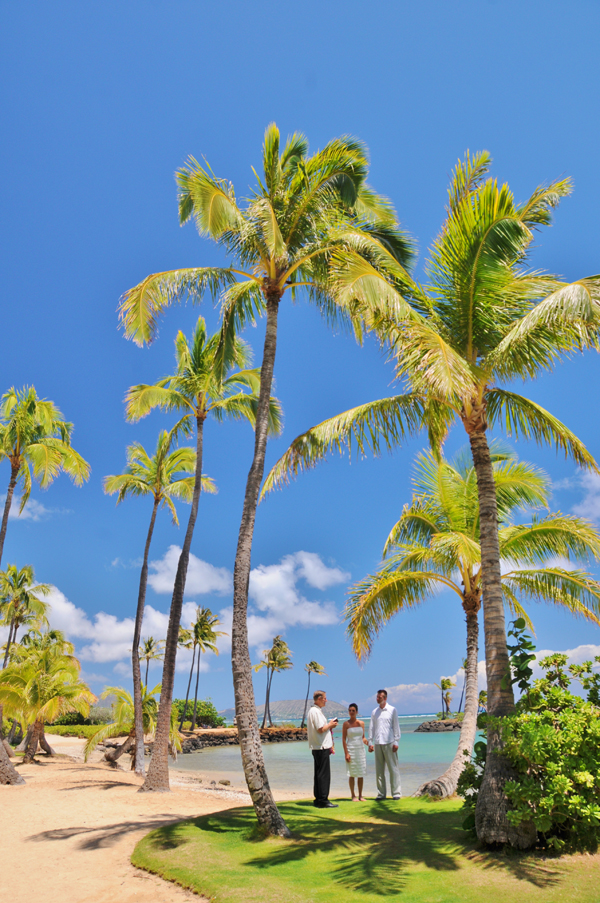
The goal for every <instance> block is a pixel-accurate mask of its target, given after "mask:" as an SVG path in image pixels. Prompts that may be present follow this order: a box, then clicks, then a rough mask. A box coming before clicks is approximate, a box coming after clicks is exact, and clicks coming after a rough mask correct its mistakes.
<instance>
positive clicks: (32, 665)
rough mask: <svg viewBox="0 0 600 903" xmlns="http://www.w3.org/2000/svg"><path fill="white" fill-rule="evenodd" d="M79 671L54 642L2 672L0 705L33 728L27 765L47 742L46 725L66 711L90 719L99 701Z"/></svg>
mask: <svg viewBox="0 0 600 903" xmlns="http://www.w3.org/2000/svg"><path fill="white" fill-rule="evenodd" d="M79 670H80V665H79V662H78V661H77V659H76V658H75V657H74V656H73V655H70V654H65V653H64V652H62V650H61V648H60V645H59V644H56V643H54V644H51V645H49V646H47V647H46V648H42V649H39V650H38V649H35V648H34V649H32V650H30V652H29V654H27V655H25V656H24V657H23V658H22V660H21V661H16V662H12V663H11V664H10V665H8V666H7V667H6V668H5V669H4V670H3V671H2V672H0V702H2V703H3V705H4V706H6V710H7V712H8V714H9V715H10V716H12V717H15V718H18V719H22V720H24V721H25V722H26V723H31V724H32V725H33V729H32V731H31V733H30V736H29V742H28V743H27V747H26V749H25V758H24V761H25V762H31V760H32V759H33V757H34V756H35V754H36V752H37V748H38V743H39V742H40V741H42V742H43V741H44V725H45V723H47V722H53V721H55V720H56V719H57V718H58V717H59V716H60V715H65V714H66V713H67V712H80V713H81V714H82V715H84V716H87V715H88V713H89V709H90V704H91V703H92V702H96V697H95V696H94V694H93V693H92V691H91V690H90V689H89V687H88V686H87V685H86V684H84V683H83V682H82V681H80V680H79ZM47 751H48V750H47ZM50 752H51V750H50Z"/></svg>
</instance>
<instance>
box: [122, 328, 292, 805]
mask: <svg viewBox="0 0 600 903" xmlns="http://www.w3.org/2000/svg"><path fill="white" fill-rule="evenodd" d="M175 361H176V369H175V373H173V374H172V375H171V376H167V377H165V378H164V379H161V380H159V382H158V383H156V384H155V385H139V386H133V387H132V388H131V389H129V391H128V393H127V397H126V404H127V416H128V418H129V419H130V420H139V419H140V418H141V417H145V416H146V415H147V414H149V413H150V411H151V410H152V409H153V408H161V409H162V410H163V411H169V412H173V411H176V412H177V413H178V414H179V415H182V416H181V420H180V422H179V424H178V425H177V429H178V430H184V431H187V432H188V433H189V432H191V431H193V430H194V429H195V431H196V470H195V479H194V491H193V496H192V508H191V511H190V516H189V520H188V526H187V530H186V534H185V539H184V542H183V547H182V549H181V554H180V556H179V562H178V565H177V574H176V577H175V586H174V588H173V597H172V600H171V610H170V614H169V627H168V630H167V638H166V641H165V659H164V666H163V680H162V689H161V695H160V707H159V713H158V726H157V729H156V740H155V742H154V748H153V753H152V758H151V760H150V766H149V768H148V775H147V777H146V780H145V782H144V788H143V789H144V790H157V791H165V790H168V789H169V769H168V742H169V729H170V723H171V703H172V700H173V682H174V679H175V659H176V656H177V638H178V636H179V625H180V621H181V609H182V606H183V594H184V591H185V581H186V576H187V568H188V562H189V557H190V548H191V544H192V536H193V533H194V527H195V524H196V518H197V516H198V503H199V500H200V489H201V481H200V476H201V473H202V448H203V436H204V423H205V421H206V419H207V417H209V416H212V417H214V418H215V419H216V420H218V421H220V420H222V419H223V418H225V417H230V418H233V419H235V420H239V419H245V420H248V421H249V422H250V423H251V424H252V425H253V426H254V424H255V422H256V411H257V404H258V389H259V384H260V376H259V373H258V370H250V369H248V365H249V364H250V361H251V352H250V348H249V347H248V345H246V343H245V342H242V341H241V340H240V339H238V338H234V339H232V341H231V342H230V343H229V344H228V346H227V349H226V351H225V353H222V352H221V336H220V334H219V333H216V334H215V335H212V336H208V335H207V332H206V324H205V322H204V319H203V318H202V317H199V318H198V322H197V324H196V328H195V330H194V333H193V335H192V338H191V341H188V339H187V338H186V337H185V335H184V334H183V333H182V332H179V333H178V334H177V338H176V339H175ZM268 425H269V429H270V430H271V431H272V432H274V433H276V432H278V431H279V430H280V429H281V408H280V405H279V402H278V401H277V399H275V398H270V401H269V405H268Z"/></svg>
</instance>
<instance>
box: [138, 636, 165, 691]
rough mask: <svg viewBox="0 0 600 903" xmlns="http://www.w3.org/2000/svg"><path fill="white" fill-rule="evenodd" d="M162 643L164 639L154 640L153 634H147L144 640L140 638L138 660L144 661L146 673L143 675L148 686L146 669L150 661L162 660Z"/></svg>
mask: <svg viewBox="0 0 600 903" xmlns="http://www.w3.org/2000/svg"><path fill="white" fill-rule="evenodd" d="M164 644H165V641H164V640H155V639H154V637H153V636H149V637H146V639H145V640H142V642H141V643H140V645H139V647H138V648H139V659H140V661H144V662H146V675H145V677H144V683H145V684H146V686H148V670H149V668H150V662H159V661H162V658H163V655H164V652H163V647H164Z"/></svg>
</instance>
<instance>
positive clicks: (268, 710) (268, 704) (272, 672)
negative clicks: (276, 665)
mask: <svg viewBox="0 0 600 903" xmlns="http://www.w3.org/2000/svg"><path fill="white" fill-rule="evenodd" d="M274 677H275V671H271V680H270V681H269V698H268V699H267V712H268V715H269V727H273V719H272V718H271V687H272V685H273V678H274Z"/></svg>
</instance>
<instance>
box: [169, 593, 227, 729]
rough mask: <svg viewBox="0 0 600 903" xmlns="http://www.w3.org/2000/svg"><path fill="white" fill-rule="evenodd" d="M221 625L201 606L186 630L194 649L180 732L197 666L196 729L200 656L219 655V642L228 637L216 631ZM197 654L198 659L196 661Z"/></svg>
mask: <svg viewBox="0 0 600 903" xmlns="http://www.w3.org/2000/svg"><path fill="white" fill-rule="evenodd" d="M220 623H221V621H220V620H219V618H218V617H217V616H216V615H213V613H212V611H211V610H210V608H202V607H201V606H200V605H198V606H197V607H196V618H195V620H194V621H192V623H191V625H190V629H189V630H186V633H187V634H188V635H189V638H190V643H189V644H188V648H192V649H193V654H192V665H191V667H190V677H189V680H188V685H187V692H186V694H185V703H184V705H183V712H182V713H181V721H180V722H179V730H181V729H182V727H183V722H184V720H185V719H186V715H187V704H188V699H189V697H190V687H191V685H192V677H193V674H194V665H195V666H196V688H195V692H194V709H193V712H192V730H195V729H196V717H197V712H198V683H199V681H200V656H201V654H202V653H203V652H212V653H214V655H218V654H219V650H218V648H217V640H218V638H219V637H220V636H226V635H227V634H226V633H224V632H223V631H222V630H215V628H216V627H218V625H219V624H220ZM196 652H198V658H197V659H196Z"/></svg>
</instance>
